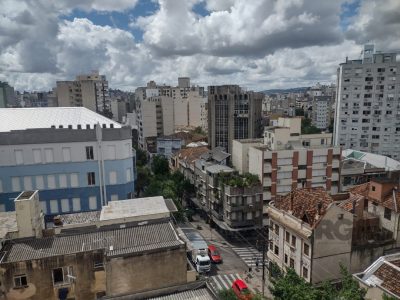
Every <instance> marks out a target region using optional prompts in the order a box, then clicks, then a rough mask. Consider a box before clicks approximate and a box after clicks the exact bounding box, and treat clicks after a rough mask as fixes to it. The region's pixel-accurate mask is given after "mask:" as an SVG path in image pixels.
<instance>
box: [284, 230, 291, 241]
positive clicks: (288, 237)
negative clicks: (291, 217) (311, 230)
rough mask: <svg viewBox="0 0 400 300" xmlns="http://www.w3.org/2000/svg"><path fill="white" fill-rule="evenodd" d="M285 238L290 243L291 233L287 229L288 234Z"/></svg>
mask: <svg viewBox="0 0 400 300" xmlns="http://www.w3.org/2000/svg"><path fill="white" fill-rule="evenodd" d="M285 240H286V242H287V243H289V241H290V233H289V232H287V231H286V236H285Z"/></svg>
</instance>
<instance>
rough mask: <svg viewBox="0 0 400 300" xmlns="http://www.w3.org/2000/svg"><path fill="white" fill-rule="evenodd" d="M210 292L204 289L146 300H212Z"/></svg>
mask: <svg viewBox="0 0 400 300" xmlns="http://www.w3.org/2000/svg"><path fill="white" fill-rule="evenodd" d="M213 299H214V298H213V297H212V296H211V294H210V292H209V291H208V290H207V289H206V288H202V289H197V290H189V291H184V292H180V293H175V294H171V295H166V296H160V297H156V298H149V299H148V300H213Z"/></svg>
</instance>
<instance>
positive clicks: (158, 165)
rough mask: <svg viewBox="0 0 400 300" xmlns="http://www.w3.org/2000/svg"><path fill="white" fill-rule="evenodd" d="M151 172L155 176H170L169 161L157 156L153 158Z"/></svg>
mask: <svg viewBox="0 0 400 300" xmlns="http://www.w3.org/2000/svg"><path fill="white" fill-rule="evenodd" d="M151 170H152V171H153V173H154V175H156V176H157V175H159V176H166V175H169V164H168V160H167V159H166V158H165V157H163V156H160V155H156V156H154V157H153V160H152V162H151Z"/></svg>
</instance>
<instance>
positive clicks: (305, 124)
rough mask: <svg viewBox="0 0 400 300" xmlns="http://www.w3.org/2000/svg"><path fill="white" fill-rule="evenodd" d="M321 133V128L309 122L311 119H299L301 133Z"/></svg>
mask: <svg viewBox="0 0 400 300" xmlns="http://www.w3.org/2000/svg"><path fill="white" fill-rule="evenodd" d="M315 133H321V130H320V129H318V128H317V127H315V126H314V125H312V124H311V119H309V118H304V119H302V120H301V134H315Z"/></svg>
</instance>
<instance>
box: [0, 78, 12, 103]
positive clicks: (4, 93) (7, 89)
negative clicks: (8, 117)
mask: <svg viewBox="0 0 400 300" xmlns="http://www.w3.org/2000/svg"><path fill="white" fill-rule="evenodd" d="M15 105H16V103H15V94H14V88H13V87H12V86H10V85H9V84H8V83H7V82H2V81H0V108H6V107H14V106H15Z"/></svg>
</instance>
